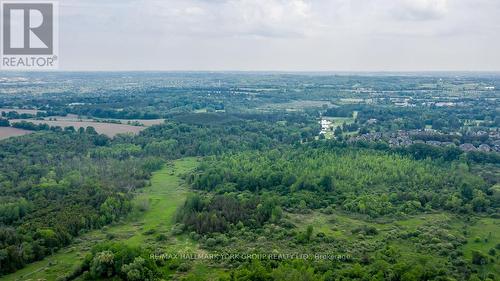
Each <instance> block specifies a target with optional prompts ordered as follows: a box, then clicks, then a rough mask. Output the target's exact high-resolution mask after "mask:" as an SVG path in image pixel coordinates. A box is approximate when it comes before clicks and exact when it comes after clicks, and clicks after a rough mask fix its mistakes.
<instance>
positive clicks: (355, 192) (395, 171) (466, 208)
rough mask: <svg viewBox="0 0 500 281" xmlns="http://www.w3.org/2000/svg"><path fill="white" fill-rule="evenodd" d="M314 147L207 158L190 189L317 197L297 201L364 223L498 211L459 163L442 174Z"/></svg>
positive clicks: (421, 165) (426, 164)
mask: <svg viewBox="0 0 500 281" xmlns="http://www.w3.org/2000/svg"><path fill="white" fill-rule="evenodd" d="M314 146H317V147H314V148H311V147H308V146H303V147H301V148H295V149H288V148H283V149H276V150H270V151H265V152H245V153H239V154H235V155H226V156H222V157H212V158H208V160H206V162H205V163H203V164H201V165H200V167H199V169H198V173H196V174H193V175H191V178H190V181H191V182H192V185H193V186H194V187H195V188H197V189H201V190H207V191H214V190H215V191H219V192H224V191H246V190H248V191H251V192H256V193H259V192H260V191H263V190H267V191H273V192H276V193H279V194H281V195H283V196H285V197H287V198H288V199H287V200H286V201H288V202H291V199H290V197H292V198H293V197H294V196H303V195H296V194H307V192H312V193H318V194H321V198H322V199H317V197H315V196H308V197H304V198H305V199H307V200H311V202H307V201H306V203H307V204H308V205H309V206H318V207H325V206H327V205H329V204H332V205H335V206H337V207H340V208H342V209H344V210H347V211H350V212H356V213H361V214H367V215H370V216H372V217H377V216H383V215H387V214H398V213H406V214H408V213H415V212H421V211H425V210H430V209H443V208H444V209H449V210H452V211H456V212H494V211H495V206H498V202H496V199H495V198H493V197H492V196H491V195H492V192H491V186H489V185H488V184H487V183H486V182H484V180H482V179H481V178H480V177H477V176H474V175H472V174H471V173H469V172H468V167H467V165H466V164H464V163H462V164H459V165H453V166H448V167H446V166H438V165H436V164H434V163H433V162H432V161H430V160H421V161H416V160H413V159H411V158H408V157H405V156H400V155H398V154H387V153H383V152H377V151H372V150H366V149H352V148H333V149H332V148H330V147H322V146H321V145H317V144H316V145H314ZM317 200H320V201H319V202H318V201H317ZM299 202H300V201H299Z"/></svg>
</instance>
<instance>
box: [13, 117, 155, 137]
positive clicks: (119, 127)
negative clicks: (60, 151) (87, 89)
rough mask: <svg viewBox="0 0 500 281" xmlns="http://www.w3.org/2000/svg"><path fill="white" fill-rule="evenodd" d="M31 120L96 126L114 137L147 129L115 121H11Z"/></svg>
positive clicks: (100, 131) (67, 125) (43, 122)
mask: <svg viewBox="0 0 500 281" xmlns="http://www.w3.org/2000/svg"><path fill="white" fill-rule="evenodd" d="M22 121H26V122H31V123H33V124H37V125H38V124H47V125H49V126H60V127H62V128H65V127H70V126H73V127H75V129H78V128H87V127H94V129H95V130H96V131H97V132H98V133H99V134H105V135H107V136H109V137H114V136H116V135H118V134H125V133H132V134H138V133H139V132H140V131H142V130H144V129H146V127H141V126H132V125H127V124H114V123H102V122H93V121H81V122H80V121H64V120H57V121H50V120H33V119H13V120H11V123H12V124H14V123H16V122H22Z"/></svg>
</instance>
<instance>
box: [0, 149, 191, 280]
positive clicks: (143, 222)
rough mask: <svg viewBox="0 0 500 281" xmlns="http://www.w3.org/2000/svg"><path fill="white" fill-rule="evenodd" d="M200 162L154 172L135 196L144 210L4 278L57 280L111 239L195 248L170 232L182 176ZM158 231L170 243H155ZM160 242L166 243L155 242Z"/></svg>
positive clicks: (179, 163) (188, 160)
mask: <svg viewBox="0 0 500 281" xmlns="http://www.w3.org/2000/svg"><path fill="white" fill-rule="evenodd" d="M197 162H198V161H197V159H196V158H184V159H180V160H177V161H174V162H173V163H172V165H166V166H165V167H164V168H163V169H162V170H160V171H157V172H155V173H154V174H153V177H152V178H151V186H148V187H146V188H144V189H143V190H141V191H140V192H139V193H138V194H137V196H136V197H135V199H134V203H138V202H143V201H146V202H149V204H148V205H149V207H148V208H147V210H146V211H145V212H135V213H132V214H131V215H130V217H128V218H126V219H124V220H123V222H121V223H117V224H114V225H110V226H107V227H104V228H103V229H101V230H96V231H92V232H89V233H86V234H84V235H82V236H80V237H79V238H76V239H75V241H74V243H72V244H71V245H69V246H68V247H66V248H64V249H61V250H60V251H58V252H57V253H56V254H54V255H52V256H50V257H47V258H45V259H44V260H42V261H39V262H35V263H32V264H30V265H28V266H26V267H25V268H23V269H21V270H19V271H17V272H15V273H13V274H10V275H7V276H4V277H2V278H1V279H2V280H56V279H57V277H59V276H63V275H66V274H68V273H70V272H72V270H73V268H74V267H75V266H77V265H78V264H79V263H80V262H81V261H82V260H83V259H84V257H85V255H86V254H87V253H88V252H89V250H90V249H91V248H92V246H93V245H95V244H96V243H98V242H102V241H107V240H110V239H112V240H113V241H123V242H126V243H127V244H129V245H135V246H145V245H146V244H147V245H148V246H149V247H155V246H158V247H160V246H166V247H169V245H174V244H175V247H176V249H179V248H190V249H192V248H194V247H196V245H195V244H193V243H192V242H191V241H190V240H189V239H186V238H184V237H182V236H180V237H173V236H171V235H169V232H170V230H171V228H172V225H173V216H174V214H175V210H176V209H177V207H179V206H180V205H181V204H183V202H184V200H185V198H186V195H187V193H188V188H187V186H185V185H184V184H183V181H182V179H181V177H180V176H181V175H182V174H184V173H186V172H188V171H190V170H192V169H194V168H195V167H196V165H197ZM151 230H154V233H152V234H149V235H148V234H147V233H146V232H148V231H149V232H150V233H151V232H152V231H151ZM159 233H164V234H167V235H169V238H168V240H167V242H156V240H155V237H156V235H157V234H159ZM159 243H164V244H165V245H156V244H159Z"/></svg>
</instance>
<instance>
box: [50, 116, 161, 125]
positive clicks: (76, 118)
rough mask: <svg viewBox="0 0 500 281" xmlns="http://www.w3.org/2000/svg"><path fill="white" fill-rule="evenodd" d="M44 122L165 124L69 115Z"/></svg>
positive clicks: (144, 120)
mask: <svg viewBox="0 0 500 281" xmlns="http://www.w3.org/2000/svg"><path fill="white" fill-rule="evenodd" d="M43 119H44V120H47V121H50V119H52V120H55V121H69V122H96V123H97V122H102V123H110V121H112V122H116V123H121V124H124V125H134V126H136V125H135V124H140V125H139V126H146V127H150V126H154V125H159V124H162V123H163V122H165V119H115V118H90V117H87V116H78V115H75V114H68V115H66V116H51V117H45V118H43Z"/></svg>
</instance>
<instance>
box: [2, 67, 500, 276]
mask: <svg viewBox="0 0 500 281" xmlns="http://www.w3.org/2000/svg"><path fill="white" fill-rule="evenodd" d="M12 75H14V74H6V75H5V77H6V78H5V79H7V80H8V79H9V77H11V76H12ZM12 77H14V78H15V75H14V76H12ZM26 79H27V81H31V82H26V84H23V85H18V84H16V83H7V82H2V81H0V84H2V88H0V113H1V117H0V279H5V280H79V281H82V280H129V281H132V280H134V281H135V280H137V281H138V280H287V281H290V280H325V281H326V280H391V281H403V280H404V281H410V280H422V281H424V280H425V281H426V280H450V281H451V280H474V281H476V280H483V281H486V280H488V281H490V280H499V278H500V262H499V261H500V254H499V252H500V236H499V234H500V217H499V208H500V154H499V153H498V152H499V151H500V150H499V149H500V142H499V140H500V134H499V128H498V125H499V124H498V121H499V118H498V108H499V107H498V102H499V100H498V90H494V87H493V86H495V87H500V82H499V81H500V79H498V77H496V76H489V75H477V76H474V77H469V76H457V75H448V76H447V75H443V76H436V77H434V76H418V75H415V76H412V75H402V76H397V75H394V76H391V75H389V76H355V75H306V74H304V75H299V74H295V75H291V74H290V75H289V74H244V73H226V74H222V73H213V74H207V73H133V74H131V75H130V76H123V75H122V74H120V73H106V74H95V73H61V74H57V75H56V74H26ZM7 80H6V81H7ZM39 80H41V81H45V82H47V85H49V86H46V85H45V84H43V83H38V81H39ZM136 82H139V83H136ZM492 85H493V86H492ZM492 87H493V90H491V89H492ZM160 118H161V119H160ZM151 121H155V122H154V123H148V122H151ZM58 122H61V123H58ZM58 124H70V125H71V126H63V125H58ZM82 124H83V125H82ZM89 124H90V125H92V124H93V125H95V126H90V125H89ZM118 125H123V127H127V126H128V127H133V128H134V129H138V130H133V131H130V133H117V134H111V133H109V131H112V130H114V129H115V128H116V126H118ZM106 126H107V127H106ZM103 127H105V130H104V131H101V130H103ZM128 127H127V128H128ZM18 133H22V134H26V135H18ZM2 134H5V137H4V136H3V135H2ZM10 134H12V135H10Z"/></svg>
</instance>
